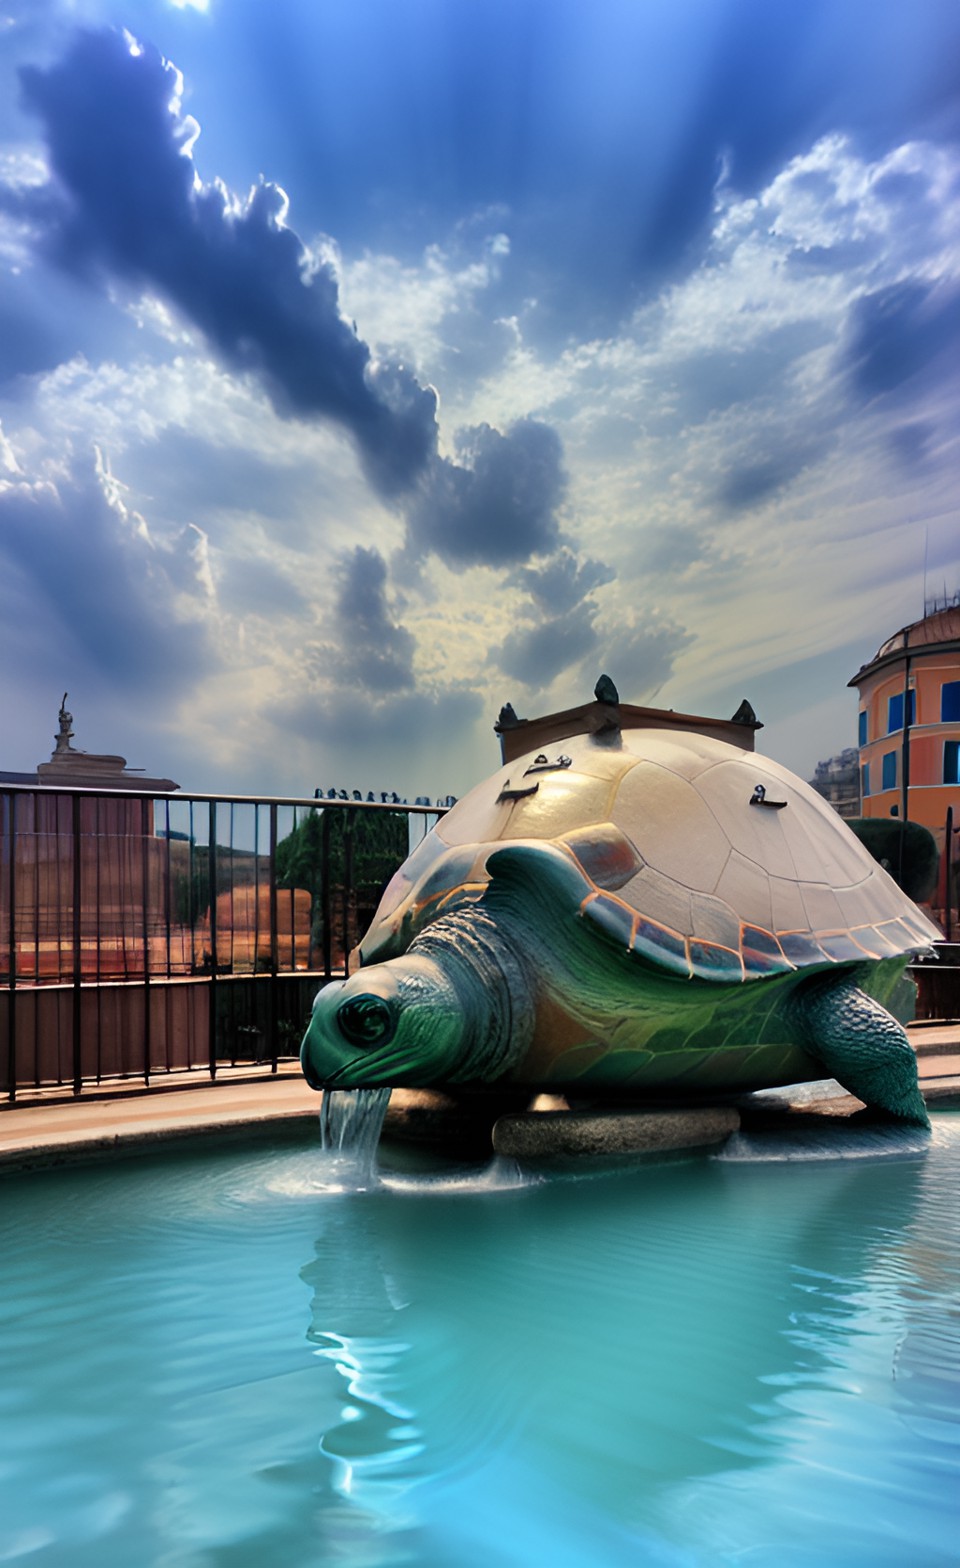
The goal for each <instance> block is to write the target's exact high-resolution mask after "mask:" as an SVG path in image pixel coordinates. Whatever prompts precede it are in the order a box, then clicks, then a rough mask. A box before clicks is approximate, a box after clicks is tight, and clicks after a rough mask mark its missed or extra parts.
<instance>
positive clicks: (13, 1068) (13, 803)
mask: <svg viewBox="0 0 960 1568" xmlns="http://www.w3.org/2000/svg"><path fill="white" fill-rule="evenodd" d="M6 798H7V800H8V801H9V810H8V812H6V813H5V815H6V817H7V821H8V822H9V824H10V956H9V965H10V988H9V991H8V995H7V1008H8V1013H7V1060H8V1063H9V1068H10V1090H9V1096H8V1097H9V1100H10V1103H11V1105H12V1104H13V1103H14V1101H15V1100H16V1098H17V797H16V795H15V794H13V793H12V792H11V794H10V795H8V796H7V797H6Z"/></svg>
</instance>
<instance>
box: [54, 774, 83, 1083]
mask: <svg viewBox="0 0 960 1568" xmlns="http://www.w3.org/2000/svg"><path fill="white" fill-rule="evenodd" d="M59 816H60V813H59V811H58V812H57V820H58V826H59ZM72 825H73V1092H74V1094H77V1095H78V1094H79V1093H80V1092H81V1089H82V1087H83V1058H82V1053H81V1041H80V1023H81V1008H80V1001H81V991H80V983H81V962H82V955H81V949H80V796H79V795H74V796H73V811H72ZM57 859H58V863H59V855H58V857H57Z"/></svg>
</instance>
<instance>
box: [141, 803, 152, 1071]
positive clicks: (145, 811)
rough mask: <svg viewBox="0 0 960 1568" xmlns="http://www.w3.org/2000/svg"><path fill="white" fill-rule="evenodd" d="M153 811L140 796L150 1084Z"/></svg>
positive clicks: (146, 1044)
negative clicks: (151, 834) (151, 848)
mask: <svg viewBox="0 0 960 1568" xmlns="http://www.w3.org/2000/svg"><path fill="white" fill-rule="evenodd" d="M152 816H153V813H152V811H151V809H150V801H149V800H148V798H147V796H146V795H141V797H140V840H141V844H140V880H141V884H142V886H141V903H142V908H143V1081H144V1083H145V1084H146V1085H147V1086H148V1087H149V1084H150V1046H151V1018H150V837H149V833H150V826H151V820H152Z"/></svg>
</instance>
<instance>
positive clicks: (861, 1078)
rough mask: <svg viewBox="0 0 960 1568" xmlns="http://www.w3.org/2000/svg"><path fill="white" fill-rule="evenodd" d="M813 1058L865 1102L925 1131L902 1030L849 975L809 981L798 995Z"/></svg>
mask: <svg viewBox="0 0 960 1568" xmlns="http://www.w3.org/2000/svg"><path fill="white" fill-rule="evenodd" d="M797 1002H798V1004H799V1006H800V1009H801V1015H802V1020H803V1026H804V1032H805V1034H806V1036H807V1042H808V1048H809V1050H810V1052H811V1054H812V1055H814V1056H816V1057H817V1059H818V1060H819V1061H821V1062H822V1063H823V1065H824V1066H825V1067H826V1069H827V1071H828V1072H829V1073H830V1074H831V1075H832V1076H833V1077H834V1078H836V1079H837V1080H838V1081H839V1082H840V1083H842V1084H843V1087H844V1088H845V1089H849V1091H850V1093H851V1094H855V1095H856V1097H857V1099H858V1100H863V1101H864V1103H865V1104H867V1105H872V1106H877V1107H878V1108H879V1109H880V1110H883V1111H887V1112H889V1114H890V1115H891V1116H896V1117H897V1118H898V1119H899V1120H901V1121H905V1122H912V1123H913V1124H914V1125H915V1126H920V1127H929V1126H930V1118H929V1116H928V1115H927V1108H926V1106H925V1105H924V1103H923V1096H922V1095H921V1093H920V1089H919V1086H918V1083H917V1059H916V1057H915V1055H914V1053H913V1049H912V1047H911V1045H910V1041H909V1040H908V1039H907V1035H906V1031H905V1030H904V1029H903V1028H902V1027H901V1025H900V1024H898V1022H897V1020H896V1019H895V1018H894V1017H893V1016H892V1014H890V1013H888V1012H887V1010H886V1008H885V1007H881V1005H880V1003H879V1002H875V1001H874V1000H873V998H872V997H870V996H867V994H866V992H865V991H861V989H860V987H859V986H858V985H857V983H856V981H855V980H854V979H852V978H851V977H850V976H849V975H845V976H838V977H837V978H836V979H832V978H831V979H830V980H828V981H827V982H826V983H825V984H824V983H817V982H814V983H812V984H811V985H810V986H809V987H807V988H806V989H805V990H804V991H802V992H801V993H800V995H799V996H798V997H797Z"/></svg>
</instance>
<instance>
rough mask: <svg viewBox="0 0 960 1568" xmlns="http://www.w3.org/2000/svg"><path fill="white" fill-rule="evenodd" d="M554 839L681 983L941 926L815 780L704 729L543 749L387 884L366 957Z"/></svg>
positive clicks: (896, 947) (464, 810)
mask: <svg viewBox="0 0 960 1568" xmlns="http://www.w3.org/2000/svg"><path fill="white" fill-rule="evenodd" d="M516 842H525V843H528V844H537V843H539V844H541V845H544V844H546V843H549V844H550V845H552V846H553V847H554V848H556V849H559V850H561V851H562V852H563V853H564V854H565V855H567V856H569V857H570V859H571V861H572V862H573V863H574V864H575V866H576V867H577V868H578V870H579V872H580V876H581V878H582V893H583V896H582V899H581V902H580V914H581V916H582V917H583V919H584V920H585V922H587V924H588V925H590V926H592V927H593V928H594V929H595V930H596V931H597V933H598V935H602V936H603V937H604V938H605V939H606V940H608V941H613V942H615V943H616V944H617V945H619V946H622V947H623V948H624V949H625V950H626V951H628V952H631V953H633V954H634V955H635V956H636V957H637V958H639V959H642V960H643V961H644V962H646V963H648V964H651V963H652V964H654V965H655V966H657V967H659V968H661V969H663V970H665V971H667V972H669V973H673V974H675V975H678V976H683V977H686V978H693V977H696V978H699V979H704V980H710V981H719V982H725V983H729V982H742V981H744V980H752V979H758V978H761V977H763V976H765V975H771V974H789V973H790V972H792V971H795V970H801V969H809V968H811V967H820V968H828V967H830V966H832V965H838V964H851V963H856V964H860V963H864V962H868V961H870V960H880V959H885V958H893V957H897V956H905V955H908V954H911V953H916V952H919V951H922V950H923V949H925V948H927V947H929V945H930V943H931V942H933V941H935V940H937V938H938V937H939V932H938V931H937V929H936V927H935V926H933V925H932V924H931V922H930V921H929V920H927V918H926V917H925V916H924V915H923V914H921V912H920V911H919V910H918V908H917V906H916V905H915V904H913V903H912V902H911V901H910V900H909V899H908V898H907V897H906V896H905V895H904V894H903V893H902V892H901V891H900V889H899V888H898V887H897V885H896V883H895V882H894V881H893V880H892V878H891V877H889V876H888V875H887V874H886V872H885V871H883V870H882V868H881V867H880V866H879V865H878V864H877V862H876V861H875V860H874V859H873V858H872V856H871V855H870V854H869V853H868V852H867V850H865V849H864V848H863V846H862V844H861V843H860V842H859V840H858V839H857V838H856V837H855V836H854V834H853V833H851V831H850V830H849V828H848V827H847V826H846V824H845V823H844V822H842V821H841V819H840V818H839V817H838V816H837V815H836V813H835V812H834V811H833V810H832V808H831V807H830V806H828V805H827V803H826V802H825V801H824V800H823V799H822V798H821V796H819V795H818V794H817V793H816V791H815V790H813V789H811V788H810V787H809V785H807V784H804V783H803V782H802V781H801V780H800V779H799V778H797V777H796V776H795V775H794V774H792V773H790V772H789V771H788V770H787V769H786V768H783V767H781V766H780V765H779V764H778V763H776V762H773V761H771V760H770V759H769V758H767V757H760V756H757V755H756V754H754V753H753V752H746V751H741V750H740V749H739V748H737V747H735V746H731V745H728V744H727V743H726V742H724V741H720V740H714V739H712V738H710V737H707V736H703V735H699V734H695V733H692V732H685V731H684V732H678V731H673V730H663V729H637V730H629V731H625V732H623V733H622V734H621V735H619V736H617V735H614V737H613V739H612V741H606V742H605V741H604V740H603V739H600V740H598V739H597V738H595V737H593V736H588V735H583V736H577V737H575V738H573V739H570V740H566V741H564V742H563V743H562V751H561V750H559V749H558V750H556V751H553V750H551V751H550V752H549V753H539V754H536V755H535V754H533V753H530V754H528V755H527V756H525V757H521V758H519V759H517V760H516V761H514V762H512V763H509V764H508V765H507V766H506V767H504V768H501V769H500V770H499V772H497V773H495V774H494V775H493V776H492V777H491V778H489V779H487V780H485V781H484V782H483V783H482V784H479V785H477V787H476V788H475V789H473V790H471V792H470V793H469V794H468V795H466V796H465V797H464V798H463V799H462V800H461V801H459V802H458V803H457V804H456V805H455V806H454V807H453V808H452V809H451V810H450V811H449V812H448V813H447V814H446V815H445V816H444V817H442V818H441V820H440V822H439V823H438V824H437V826H436V827H435V828H434V829H433V831H432V832H430V833H428V834H427V835H426V837H425V838H424V839H423V841H422V842H421V844H420V845H419V846H418V847H417V849H415V850H414V852H413V854H412V855H411V856H410V858H409V859H408V860H407V861H406V862H405V863H404V865H403V866H402V867H401V869H400V871H398V872H397V874H396V876H395V877H394V878H393V880H392V882H391V883H390V884H389V886H388V887H387V889H386V891H385V893H384V895H383V898H382V900H381V903H380V907H379V909H378V910H377V913H376V916H375V917H374V921H373V923H372V925H371V927H370V930H369V932H368V933H367V935H366V937H365V938H364V940H363V942H362V944H361V958H362V961H363V962H364V963H371V962H379V961H381V960H383V959H387V958H392V957H395V956H397V955H398V954H399V953H402V952H404V951H405V950H406V948H407V947H408V946H409V944H410V942H411V941H412V940H413V938H414V937H415V936H416V935H417V933H418V932H419V931H420V930H422V929H423V927H424V926H425V925H427V924H428V923H429V922H430V921H431V920H434V919H436V918H437V916H439V915H441V914H443V913H445V912H446V911H448V910H450V909H452V908H455V907H458V906H461V905H462V904H464V903H468V902H470V901H475V900H477V899H480V898H482V897H483V894H484V891H485V889H486V887H487V885H488V883H489V880H490V875H491V873H490V871H489V870H488V866H487V862H488V860H489V858H490V857H491V855H493V854H494V852H495V851H496V850H497V849H498V848H499V847H501V846H503V845H505V844H507V843H516Z"/></svg>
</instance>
